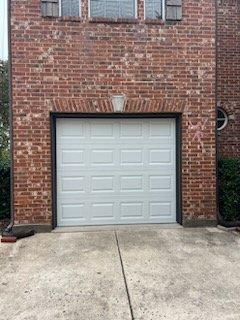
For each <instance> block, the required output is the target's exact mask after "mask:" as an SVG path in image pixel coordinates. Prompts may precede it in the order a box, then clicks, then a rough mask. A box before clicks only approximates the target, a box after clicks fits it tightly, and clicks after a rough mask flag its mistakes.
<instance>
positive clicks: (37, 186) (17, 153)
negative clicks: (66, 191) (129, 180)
mask: <svg viewBox="0 0 240 320" xmlns="http://www.w3.org/2000/svg"><path fill="white" fill-rule="evenodd" d="M183 4H184V5H183V20H182V21H181V22H177V23H173V24H171V25H167V24H165V25H154V24H146V23H145V22H144V20H143V0H138V9H139V10H138V15H139V20H138V21H137V22H136V23H128V24H124V23H122V24H106V23H105V24H104V23H91V22H89V21H88V19H87V6H88V4H87V0H83V18H82V20H81V21H63V20H61V19H56V18H55V19H54V18H53V19H50V18H41V15H40V0H31V1H29V0H28V1H26V0H22V1H19V0H12V56H13V60H12V62H13V116H14V123H13V125H14V195H15V202H14V206H15V220H16V223H46V224H47V223H50V222H51V217H52V212H51V150H50V117H49V113H50V112H51V111H55V112H56V111H59V112H111V106H110V104H109V103H108V98H109V95H110V94H113V93H117V92H118V93H125V94H126V95H127V97H128V105H127V110H126V112H153V111H154V112H181V113H182V198H183V199H182V207H183V217H184V220H191V219H203V220H204V219H209V220H211V219H215V218H216V199H215V198H216V192H215V187H216V186H215V0H198V1H197V0H184V1H183Z"/></svg>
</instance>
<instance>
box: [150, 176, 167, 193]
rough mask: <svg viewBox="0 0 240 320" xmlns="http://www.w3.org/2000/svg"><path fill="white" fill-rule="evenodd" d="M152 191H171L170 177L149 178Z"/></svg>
mask: <svg viewBox="0 0 240 320" xmlns="http://www.w3.org/2000/svg"><path fill="white" fill-rule="evenodd" d="M149 186H150V191H151V190H152V191H157V190H169V189H171V177H170V176H150V177H149Z"/></svg>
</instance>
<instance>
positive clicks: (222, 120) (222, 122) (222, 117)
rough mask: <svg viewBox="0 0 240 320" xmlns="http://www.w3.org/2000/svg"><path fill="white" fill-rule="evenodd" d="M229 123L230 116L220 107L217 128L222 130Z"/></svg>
mask: <svg viewBox="0 0 240 320" xmlns="http://www.w3.org/2000/svg"><path fill="white" fill-rule="evenodd" d="M227 123H228V116H227V114H226V112H225V111H224V110H223V109H222V108H218V112H217V129H218V130H219V131H220V130H222V129H223V128H225V127H226V125H227Z"/></svg>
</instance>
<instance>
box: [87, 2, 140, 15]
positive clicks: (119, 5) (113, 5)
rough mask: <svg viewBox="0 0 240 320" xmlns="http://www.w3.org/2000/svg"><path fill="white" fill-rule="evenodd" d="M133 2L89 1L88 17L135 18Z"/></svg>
mask: <svg viewBox="0 0 240 320" xmlns="http://www.w3.org/2000/svg"><path fill="white" fill-rule="evenodd" d="M135 11H136V5H135V0H90V16H91V17H101V18H135Z"/></svg>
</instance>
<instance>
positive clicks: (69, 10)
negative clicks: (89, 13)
mask: <svg viewBox="0 0 240 320" xmlns="http://www.w3.org/2000/svg"><path fill="white" fill-rule="evenodd" d="M60 11H61V12H60V15H61V16H67V17H79V16H80V0H60Z"/></svg>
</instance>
